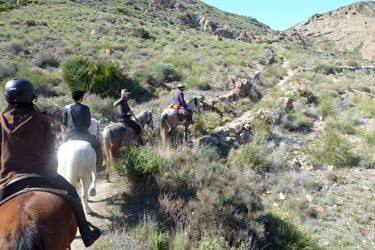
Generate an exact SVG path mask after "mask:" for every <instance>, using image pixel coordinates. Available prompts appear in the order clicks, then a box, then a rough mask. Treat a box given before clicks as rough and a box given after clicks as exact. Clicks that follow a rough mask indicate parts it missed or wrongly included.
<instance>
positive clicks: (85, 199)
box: [81, 176, 92, 214]
mask: <svg viewBox="0 0 375 250" xmlns="http://www.w3.org/2000/svg"><path fill="white" fill-rule="evenodd" d="M90 183H91V176H85V177H83V178H82V179H81V185H82V194H81V200H82V205H83V210H84V211H85V213H86V214H91V213H92V210H91V209H90V207H89V205H88V190H89V188H90Z"/></svg>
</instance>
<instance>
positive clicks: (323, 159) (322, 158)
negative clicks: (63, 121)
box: [309, 129, 356, 167]
mask: <svg viewBox="0 0 375 250" xmlns="http://www.w3.org/2000/svg"><path fill="white" fill-rule="evenodd" d="M350 148H351V147H350V144H349V142H348V141H347V140H346V139H345V138H344V137H342V136H341V135H339V134H338V133H337V131H335V130H334V129H326V130H325V131H324V133H323V135H322V136H321V138H318V140H317V143H316V144H315V145H313V146H311V147H310V148H309V151H310V157H311V160H312V162H313V164H321V163H326V164H331V165H334V166H336V167H347V166H351V165H352V164H355V163H356V157H355V156H354V155H353V153H352V152H351V151H350Z"/></svg>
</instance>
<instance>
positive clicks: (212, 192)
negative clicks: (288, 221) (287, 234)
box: [182, 162, 264, 249]
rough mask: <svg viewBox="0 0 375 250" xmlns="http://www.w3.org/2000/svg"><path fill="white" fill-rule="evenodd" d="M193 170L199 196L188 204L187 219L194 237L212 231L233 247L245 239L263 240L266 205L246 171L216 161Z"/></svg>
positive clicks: (250, 241)
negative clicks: (244, 173) (264, 207)
mask: <svg viewBox="0 0 375 250" xmlns="http://www.w3.org/2000/svg"><path fill="white" fill-rule="evenodd" d="M194 172H195V174H194V173H192V174H194V175H193V176H196V177H195V179H196V180H193V179H191V180H192V181H196V183H194V184H193V185H194V186H195V187H196V188H197V191H196V197H195V198H194V199H191V200H190V201H189V203H188V213H187V215H188V218H187V219H188V221H186V222H185V223H186V224H187V225H189V226H190V230H191V232H190V235H191V236H190V237H191V238H192V239H195V240H197V239H200V238H201V236H202V235H205V234H206V232H209V235H215V237H223V238H224V239H225V241H226V242H227V244H228V245H230V246H231V247H238V246H240V245H241V244H243V243H244V242H247V243H248V242H249V243H251V244H253V245H254V244H256V243H257V241H258V240H260V239H262V237H263V233H264V227H263V224H262V222H261V221H260V217H261V216H263V205H262V203H261V199H260V197H259V196H258V194H257V192H256V191H255V189H254V187H253V186H252V184H251V181H250V182H249V179H248V178H246V177H245V176H243V172H240V171H235V170H231V169H230V168H228V167H225V166H222V165H220V164H217V163H214V162H213V163H211V164H208V165H207V166H197V168H196V169H195V171H194ZM182 219H183V218H182ZM208 249H209V248H208Z"/></svg>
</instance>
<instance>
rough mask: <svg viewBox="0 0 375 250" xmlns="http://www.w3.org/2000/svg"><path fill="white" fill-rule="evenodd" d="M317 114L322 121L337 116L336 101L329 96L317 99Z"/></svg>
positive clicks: (325, 95)
mask: <svg viewBox="0 0 375 250" xmlns="http://www.w3.org/2000/svg"><path fill="white" fill-rule="evenodd" d="M317 113H318V114H319V115H321V116H322V118H323V120H325V119H327V117H328V116H336V115H337V114H338V104H337V101H336V100H335V99H334V98H333V97H332V96H330V95H327V94H324V95H322V96H321V97H320V98H319V105H318V107H317Z"/></svg>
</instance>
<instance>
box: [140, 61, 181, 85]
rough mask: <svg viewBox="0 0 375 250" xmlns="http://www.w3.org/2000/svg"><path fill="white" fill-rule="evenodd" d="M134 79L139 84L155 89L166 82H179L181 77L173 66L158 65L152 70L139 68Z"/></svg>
mask: <svg viewBox="0 0 375 250" xmlns="http://www.w3.org/2000/svg"><path fill="white" fill-rule="evenodd" d="M133 78H134V79H135V80H137V81H139V82H145V83H148V84H151V85H153V86H155V87H157V86H160V85H162V84H164V83H165V82H172V81H179V80H181V75H180V74H179V73H178V72H177V71H176V70H175V68H174V67H173V65H171V64H157V65H155V66H153V67H152V68H144V67H143V68H139V69H137V70H136V71H135V72H134V73H133Z"/></svg>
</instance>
